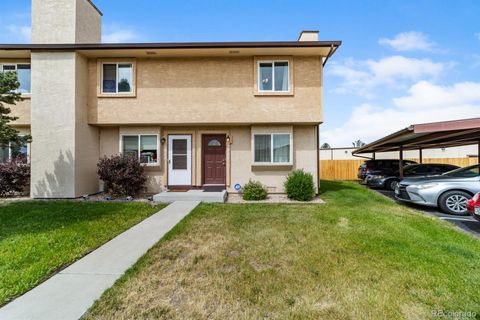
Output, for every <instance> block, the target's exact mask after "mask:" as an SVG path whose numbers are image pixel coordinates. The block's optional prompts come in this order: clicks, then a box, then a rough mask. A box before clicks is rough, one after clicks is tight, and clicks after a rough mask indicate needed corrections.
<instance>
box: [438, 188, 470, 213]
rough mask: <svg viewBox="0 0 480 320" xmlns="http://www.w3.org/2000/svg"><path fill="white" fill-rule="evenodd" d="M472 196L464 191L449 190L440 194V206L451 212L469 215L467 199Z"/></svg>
mask: <svg viewBox="0 0 480 320" xmlns="http://www.w3.org/2000/svg"><path fill="white" fill-rule="evenodd" d="M471 197H472V196H471V195H469V194H468V193H466V192H463V191H448V192H445V193H444V194H442V195H441V196H440V199H439V200H438V204H439V206H440V208H441V209H442V210H443V211H444V212H446V213H450V214H456V215H462V216H464V215H468V211H467V200H468V199H470V198H471Z"/></svg>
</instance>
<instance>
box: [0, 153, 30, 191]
mask: <svg viewBox="0 0 480 320" xmlns="http://www.w3.org/2000/svg"><path fill="white" fill-rule="evenodd" d="M29 184H30V164H28V163H27V162H26V161H25V159H24V158H23V157H19V158H15V159H12V160H9V161H8V162H5V163H1V164H0V196H1V197H4V196H7V195H15V194H23V193H25V191H26V190H27V186H28V185H29Z"/></svg>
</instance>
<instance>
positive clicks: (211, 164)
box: [202, 134, 227, 185]
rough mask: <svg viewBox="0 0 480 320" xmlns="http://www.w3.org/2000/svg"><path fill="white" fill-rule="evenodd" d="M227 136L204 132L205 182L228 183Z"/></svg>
mask: <svg viewBox="0 0 480 320" xmlns="http://www.w3.org/2000/svg"><path fill="white" fill-rule="evenodd" d="M225 144H226V136H225V135H224V134H204V135H203V139H202V148H203V183H204V184H206V185H225V183H226V174H227V170H226V162H227V161H226V146H225Z"/></svg>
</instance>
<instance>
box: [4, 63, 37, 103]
mask: <svg viewBox="0 0 480 320" xmlns="http://www.w3.org/2000/svg"><path fill="white" fill-rule="evenodd" d="M19 64H25V65H29V66H30V91H29V92H20V93H21V94H22V95H23V94H25V95H30V94H32V64H31V63H30V62H15V63H0V72H3V66H14V67H15V70H14V71H17V70H18V65H19ZM15 92H17V93H18V90H15Z"/></svg>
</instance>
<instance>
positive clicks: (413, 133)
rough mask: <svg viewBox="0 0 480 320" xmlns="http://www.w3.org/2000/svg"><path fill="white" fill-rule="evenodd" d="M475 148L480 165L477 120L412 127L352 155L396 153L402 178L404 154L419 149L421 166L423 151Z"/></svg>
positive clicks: (479, 136) (478, 126) (479, 141)
mask: <svg viewBox="0 0 480 320" xmlns="http://www.w3.org/2000/svg"><path fill="white" fill-rule="evenodd" d="M474 144H476V145H478V155H477V156H478V162H479V163H480V118H472V119H463V120H453V121H443V122H432V123H421V124H413V125H411V126H409V127H407V128H405V129H403V130H400V131H397V132H395V133H392V134H390V135H388V136H386V137H383V138H381V139H378V140H377V141H374V142H372V143H369V144H367V145H365V146H363V147H361V148H359V149H357V150H355V151H353V152H352V155H354V156H357V157H364V156H360V154H365V153H371V154H373V159H375V153H379V152H389V151H398V152H399V160H400V162H399V167H400V168H399V170H400V171H399V172H400V178H403V151H405V150H418V151H419V159H420V163H422V150H423V149H434V148H448V147H458V146H465V145H474Z"/></svg>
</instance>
